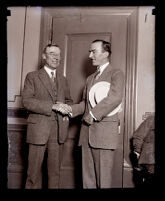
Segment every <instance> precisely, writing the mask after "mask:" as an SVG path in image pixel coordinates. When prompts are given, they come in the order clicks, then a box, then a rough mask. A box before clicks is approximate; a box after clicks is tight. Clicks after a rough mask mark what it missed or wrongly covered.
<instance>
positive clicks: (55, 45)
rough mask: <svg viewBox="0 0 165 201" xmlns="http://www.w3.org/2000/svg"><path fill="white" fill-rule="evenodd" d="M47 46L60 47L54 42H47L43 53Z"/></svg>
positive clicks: (44, 51)
mask: <svg viewBox="0 0 165 201" xmlns="http://www.w3.org/2000/svg"><path fill="white" fill-rule="evenodd" d="M48 47H58V48H59V49H60V47H59V46H58V45H57V44H55V43H49V44H48V45H46V46H45V48H44V49H43V53H46V49H47V48H48Z"/></svg>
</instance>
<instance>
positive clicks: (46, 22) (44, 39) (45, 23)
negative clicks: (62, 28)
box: [38, 8, 53, 65]
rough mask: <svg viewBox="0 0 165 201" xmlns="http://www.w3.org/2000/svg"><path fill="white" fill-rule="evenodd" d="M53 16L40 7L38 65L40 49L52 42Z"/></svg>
mask: <svg viewBox="0 0 165 201" xmlns="http://www.w3.org/2000/svg"><path fill="white" fill-rule="evenodd" d="M52 26H53V16H51V15H50V13H48V12H47V11H46V9H44V8H42V10H41V30H40V36H41V37H40V50H39V61H38V63H39V65H41V64H42V51H43V49H44V47H45V46H46V45H47V44H49V43H51V42H52V34H53V30H52V28H53V27H52Z"/></svg>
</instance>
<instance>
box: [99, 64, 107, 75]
mask: <svg viewBox="0 0 165 201" xmlns="http://www.w3.org/2000/svg"><path fill="white" fill-rule="evenodd" d="M108 65H109V62H107V63H105V64H103V65H102V66H99V67H98V68H97V70H99V71H100V75H101V74H102V72H103V71H104V70H105V69H106V67H107V66H108Z"/></svg>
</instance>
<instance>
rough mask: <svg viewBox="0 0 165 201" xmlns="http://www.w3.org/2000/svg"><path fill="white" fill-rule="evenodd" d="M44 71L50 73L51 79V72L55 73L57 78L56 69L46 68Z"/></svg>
mask: <svg viewBox="0 0 165 201" xmlns="http://www.w3.org/2000/svg"><path fill="white" fill-rule="evenodd" d="M44 69H45V70H46V72H47V73H48V75H49V77H51V76H52V75H51V72H54V77H56V69H54V70H51V69H50V68H48V67H47V66H44Z"/></svg>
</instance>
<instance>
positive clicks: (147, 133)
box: [133, 115, 155, 164]
mask: <svg viewBox="0 0 165 201" xmlns="http://www.w3.org/2000/svg"><path fill="white" fill-rule="evenodd" d="M133 148H134V151H135V152H138V153H139V154H140V157H139V160H138V163H139V164H155V117H154V115H152V116H149V117H148V118H147V119H146V120H145V121H143V122H142V123H141V124H140V126H139V127H138V129H137V130H136V131H135V132H134V133H133Z"/></svg>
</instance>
